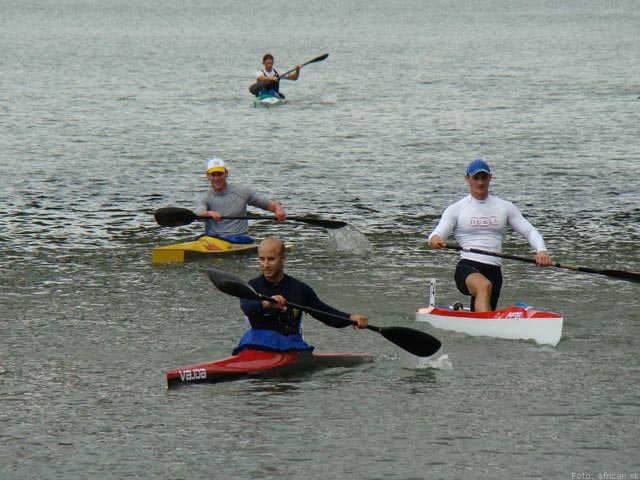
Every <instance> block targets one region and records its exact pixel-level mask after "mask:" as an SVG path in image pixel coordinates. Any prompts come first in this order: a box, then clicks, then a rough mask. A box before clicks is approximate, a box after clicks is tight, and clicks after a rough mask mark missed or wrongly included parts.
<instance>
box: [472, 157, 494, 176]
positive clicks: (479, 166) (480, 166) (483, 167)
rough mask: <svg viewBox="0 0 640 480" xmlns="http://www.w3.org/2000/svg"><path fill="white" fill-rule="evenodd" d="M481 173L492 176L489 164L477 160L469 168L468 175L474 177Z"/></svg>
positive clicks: (479, 159)
mask: <svg viewBox="0 0 640 480" xmlns="http://www.w3.org/2000/svg"><path fill="white" fill-rule="evenodd" d="M479 172H486V173H488V174H491V168H490V167H489V164H488V163H487V162H485V161H484V160H482V159H481V158H476V159H475V160H474V161H472V162H471V163H470V164H469V166H468V167H467V175H469V176H470V177H473V176H474V175H475V174H476V173H479Z"/></svg>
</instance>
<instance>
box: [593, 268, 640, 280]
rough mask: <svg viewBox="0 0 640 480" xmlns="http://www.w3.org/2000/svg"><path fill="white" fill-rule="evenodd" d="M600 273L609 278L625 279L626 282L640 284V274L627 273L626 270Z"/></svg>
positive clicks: (601, 271) (600, 271) (602, 271)
mask: <svg viewBox="0 0 640 480" xmlns="http://www.w3.org/2000/svg"><path fill="white" fill-rule="evenodd" d="M598 273H601V274H602V275H607V276H609V277H615V278H623V279H625V280H631V281H632V282H637V283H640V273H635V272H627V271H625V270H599V271H598Z"/></svg>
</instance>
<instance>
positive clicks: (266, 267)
mask: <svg viewBox="0 0 640 480" xmlns="http://www.w3.org/2000/svg"><path fill="white" fill-rule="evenodd" d="M286 258H287V254H286V252H285V246H284V242H283V241H282V240H280V239H279V238H277V237H267V238H265V239H264V240H262V242H260V245H259V246H258V260H259V261H260V269H261V270H262V274H263V275H264V277H265V278H266V279H267V280H268V281H270V282H273V283H275V282H280V281H281V280H282V279H283V278H284V261H285V259H286Z"/></svg>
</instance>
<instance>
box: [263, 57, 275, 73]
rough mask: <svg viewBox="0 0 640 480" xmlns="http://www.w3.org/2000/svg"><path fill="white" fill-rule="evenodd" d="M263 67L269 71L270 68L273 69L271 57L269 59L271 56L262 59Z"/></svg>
mask: <svg viewBox="0 0 640 480" xmlns="http://www.w3.org/2000/svg"><path fill="white" fill-rule="evenodd" d="M264 68H265V70H266V71H267V72H270V71H271V69H273V59H271V58H267V59H266V60H265V61H264Z"/></svg>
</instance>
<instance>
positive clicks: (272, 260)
mask: <svg viewBox="0 0 640 480" xmlns="http://www.w3.org/2000/svg"><path fill="white" fill-rule="evenodd" d="M258 258H259V260H260V269H261V270H262V275H260V276H259V277H256V278H254V279H253V280H250V281H249V284H250V285H251V286H252V287H253V288H254V289H255V290H256V291H257V292H258V293H261V294H263V295H266V296H269V297H272V298H274V299H275V300H277V301H278V303H273V302H269V301H267V300H264V301H263V300H247V299H242V300H240V304H241V307H242V311H243V312H244V314H245V318H246V320H247V321H248V323H249V326H250V328H249V329H248V330H247V332H246V333H245V334H244V335H243V337H242V339H241V340H240V342H239V344H238V346H237V347H236V349H235V350H234V351H233V354H234V355H236V354H237V353H238V352H240V351H242V350H244V349H247V348H252V349H263V350H274V351H285V352H286V351H300V350H313V348H314V347H312V346H311V345H309V344H307V343H306V342H305V341H304V340H303V339H302V313H303V312H302V311H300V310H297V309H295V308H288V307H287V306H286V305H285V303H286V302H291V303H296V304H298V305H304V306H305V307H311V308H314V309H317V310H321V311H324V312H327V313H331V314H333V315H338V316H340V317H343V318H344V319H345V320H344V321H341V320H337V319H334V318H331V317H322V318H321V317H320V316H316V315H313V314H312V315H313V316H314V317H315V318H317V319H318V320H320V321H322V322H323V323H325V324H326V325H329V326H331V327H334V328H344V327H347V326H350V325H353V324H352V323H351V322H350V321H349V320H353V321H356V322H358V325H357V326H354V328H358V329H362V328H366V327H367V325H368V318H367V317H365V316H364V315H358V314H353V313H352V314H349V313H345V312H342V311H340V310H337V309H335V308H333V307H330V306H329V305H327V304H325V303H324V302H323V301H322V300H320V299H319V298H318V296H317V295H316V293H315V292H314V291H313V289H312V288H311V287H310V286H309V285H307V284H306V283H303V282H301V281H300V280H297V279H295V278H293V277H291V276H290V275H287V274H285V273H284V263H285V261H286V258H287V253H286V251H285V245H284V242H283V241H282V240H280V239H279V238H276V237H268V238H265V239H264V240H263V241H262V242H261V243H260V246H259V247H258Z"/></svg>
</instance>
